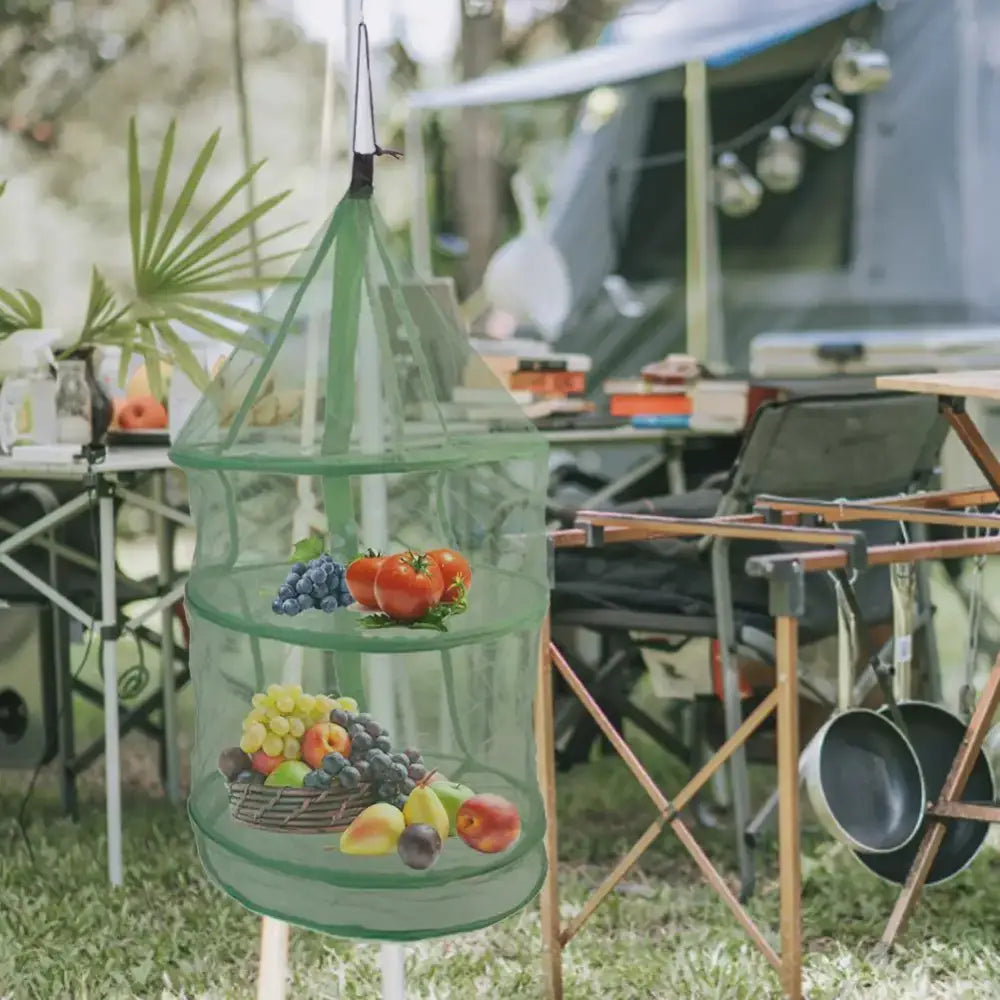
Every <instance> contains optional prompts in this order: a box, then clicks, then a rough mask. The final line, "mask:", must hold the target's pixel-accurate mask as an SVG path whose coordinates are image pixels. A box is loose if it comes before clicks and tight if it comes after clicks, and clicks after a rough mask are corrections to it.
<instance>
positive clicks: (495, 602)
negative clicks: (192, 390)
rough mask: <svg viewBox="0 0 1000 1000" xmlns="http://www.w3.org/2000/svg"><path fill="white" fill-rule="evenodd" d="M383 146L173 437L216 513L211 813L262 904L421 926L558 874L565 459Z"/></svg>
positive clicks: (206, 582)
mask: <svg viewBox="0 0 1000 1000" xmlns="http://www.w3.org/2000/svg"><path fill="white" fill-rule="evenodd" d="M372 162H373V157H371V156H356V157H355V176H354V181H353V183H352V189H351V192H350V193H349V194H348V195H347V196H346V197H345V198H344V199H343V200H342V201H341V202H340V204H339V205H338V206H337V208H336V210H335V212H334V214H333V216H332V218H331V220H330V221H329V223H328V224H327V225H326V226H325V227H324V228H323V230H322V231H321V232H320V234H319V236H318V237H317V238H316V240H315V241H314V242H313V244H312V245H311V246H310V247H309V248H308V250H307V251H306V252H305V253H304V254H303V256H302V258H301V260H300V261H299V263H298V265H297V266H296V268H295V269H294V271H293V275H292V280H290V281H288V282H287V283H285V284H284V285H283V286H282V287H281V288H280V289H279V290H278V291H277V292H276V293H275V294H274V295H273V296H272V298H271V300H270V302H269V304H268V306H267V308H266V310H265V314H266V315H265V321H264V322H262V323H261V324H260V326H259V329H257V330H256V331H255V332H254V334H253V336H254V340H253V341H252V342H248V343H247V344H246V345H245V346H243V347H241V348H240V349H239V350H237V351H236V352H235V353H234V354H233V355H232V357H231V358H230V359H229V360H228V362H227V363H226V365H225V366H224V368H223V369H222V370H221V372H220V373H219V374H218V376H217V377H216V378H215V380H214V382H213V383H212V385H211V387H210V389H209V390H208V392H207V393H206V395H205V396H204V398H203V399H202V401H201V402H200V404H199V406H198V407H197V409H196V411H195V412H194V413H193V414H192V416H191V418H190V420H189V421H188V423H187V424H186V425H185V427H184V429H183V431H182V433H181V435H180V436H179V438H178V440H177V442H176V443H175V446H174V448H173V452H172V457H173V460H174V461H175V462H176V464H177V465H178V466H180V467H181V468H183V469H185V470H186V472H187V474H188V481H189V487H190V494H191V507H192V512H193V515H194V518H195V521H196V525H197V547H196V552H195V559H194V566H193V569H192V573H191V577H190V581H189V583H188V588H187V605H188V610H189V614H190V618H191V626H192V629H191V631H192V647H191V667H192V677H193V681H194V690H195V699H196V704H197V734H196V746H195V751H194V760H193V782H192V791H191V797H190V803H189V811H190V816H191V820H192V823H193V826H194V830H195V835H196V839H197V843H198V847H199V851H200V854H201V857H202V860H203V862H204V865H205V867H206V869H207V871H208V872H209V874H210V876H211V877H212V879H213V880H214V881H215V882H217V883H218V884H219V885H220V886H221V887H222V888H223V889H225V891H226V892H228V893H229V894H230V895H232V896H233V897H235V898H236V899H237V900H239V901H240V902H242V903H243V904H245V905H246V906H248V907H249V908H250V909H252V910H254V911H256V912H258V913H261V914H266V915H269V916H274V917H278V918H280V919H282V920H285V921H288V922H291V923H295V924H300V925H303V926H306V927H311V928H314V929H318V930H323V931H327V932H330V933H333V934H337V935H340V936H345V937H359V938H372V939H384V940H412V939H419V938H426V937H433V936H436V935H443V934H450V933H455V932H460V931H466V930H471V929H475V928H478V927H483V926H486V925H488V924H491V923H494V922H496V921H497V920H499V919H501V918H502V917H504V916H506V915H508V914H510V913H513V912H515V911H516V910H518V909H520V908H521V907H522V906H524V905H525V904H526V903H527V902H528V901H529V900H531V899H532V898H533V897H534V895H535V894H536V892H537V891H538V889H539V887H540V884H541V882H542V880H543V878H544V874H545V858H544V849H543V836H544V829H545V820H544V810H543V803H542V799H541V796H540V794H539V791H538V787H537V784H536V776H535V760H534V751H533V739H532V722H533V720H532V709H533V700H534V692H535V687H536V676H537V673H536V671H537V643H538V640H539V631H540V626H541V623H542V620H543V618H544V615H545V612H546V608H547V603H548V583H547V556H546V543H545V522H544V500H545V486H546V480H547V450H546V445H545V442H544V440H543V439H542V438H541V436H540V435H539V434H537V433H536V432H535V430H534V428H533V427H532V426H531V424H530V423H529V422H528V421H527V420H526V418H525V417H524V415H523V414H522V412H521V411H520V408H519V407H518V406H517V404H516V402H515V401H514V400H513V399H512V398H511V396H510V395H509V394H508V393H506V392H505V391H504V389H503V388H502V387H501V385H500V383H499V382H498V381H497V380H496V379H495V378H494V377H493V376H492V374H491V373H490V372H489V370H488V369H487V368H486V366H485V365H484V364H483V362H482V361H481V360H480V359H479V358H478V356H477V355H476V354H475V353H474V352H473V351H472V350H471V349H470V347H469V345H468V340H467V337H466V336H465V334H464V333H463V332H462V331H461V330H460V328H459V326H458V324H457V323H456V322H455V320H454V319H453V318H452V317H450V316H449V315H448V314H447V310H446V309H445V308H443V306H442V300H440V299H439V298H438V297H437V296H436V294H435V290H434V288H433V287H428V286H427V285H426V284H424V283H421V282H420V281H418V280H417V279H416V278H415V277H414V276H413V275H412V274H409V273H407V272H406V271H405V269H404V267H403V266H402V265H401V264H400V263H399V262H398V261H397V260H396V259H395V258H394V257H393V255H392V253H391V252H390V249H389V247H390V243H391V239H390V235H389V233H388V232H387V230H386V227H385V225H384V223H383V222H382V220H381V219H380V217H379V215H378V213H377V211H376V210H375V208H374V206H373V203H372V201H371V198H370V194H371V185H370V177H371V164H372ZM296 542H297V543H298V544H297V545H295V543H296ZM293 547H294V549H295V551H294V552H293ZM369 549H371V550H372V551H373V552H376V553H378V554H380V556H381V557H382V558H379V557H376V556H372V557H365V558H363V559H361V560H359V561H354V557H355V556H356V555H358V554H359V553H366V552H367V551H368V550H369ZM345 567H346V568H345Z"/></svg>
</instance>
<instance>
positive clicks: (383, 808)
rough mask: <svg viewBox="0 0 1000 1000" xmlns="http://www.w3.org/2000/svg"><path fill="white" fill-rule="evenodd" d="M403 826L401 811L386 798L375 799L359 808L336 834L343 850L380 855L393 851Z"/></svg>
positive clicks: (348, 852) (404, 827) (349, 852)
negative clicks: (339, 835)
mask: <svg viewBox="0 0 1000 1000" xmlns="http://www.w3.org/2000/svg"><path fill="white" fill-rule="evenodd" d="M405 829H406V821H405V820H404V819H403V814H402V813H401V812H400V811H399V810H398V809H397V808H396V807H395V806H393V805H390V804H389V803H388V802H376V803H375V805H373V806H369V807H368V808H367V809H365V810H364V811H363V812H360V813H359V814H358V815H357V816H356V817H355V819H354V822H353V823H351V825H350V826H349V827H348V828H347V829H346V830H345V831H344V832H343V834H342V835H341V837H340V849H341V851H342V852H343V853H344V854H356V855H363V856H367V857H380V856H381V855H384V854H393V853H394V852H395V850H396V845H397V844H398V843H399V838H400V835H401V834H402V832H403V830H405Z"/></svg>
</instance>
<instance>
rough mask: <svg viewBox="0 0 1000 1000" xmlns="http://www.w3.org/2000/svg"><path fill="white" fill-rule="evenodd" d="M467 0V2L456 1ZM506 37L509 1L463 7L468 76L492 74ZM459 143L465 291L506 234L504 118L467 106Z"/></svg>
mask: <svg viewBox="0 0 1000 1000" xmlns="http://www.w3.org/2000/svg"><path fill="white" fill-rule="evenodd" d="M456 2H461V0H456ZM502 41H503V0H496V2H495V4H494V8H493V12H492V13H491V14H487V15H477V16H470V15H469V14H467V13H466V12H465V5H464V4H463V10H462V53H461V58H462V78H463V79H465V80H468V79H471V78H473V77H477V76H480V75H482V74H483V73H486V72H488V71H489V70H490V69H491V68H492V67H493V65H494V63H495V62H496V61H497V58H498V57H499V54H500V50H501V44H502ZM457 139H458V141H457V143H456V154H457V163H456V167H455V187H456V196H457V201H458V217H459V223H460V225H461V231H462V233H463V234H464V235H465V237H466V239H467V240H468V241H469V255H468V258H467V259H466V261H465V266H464V268H463V269H462V275H461V285H462V292H463V294H466V295H467V294H470V293H471V292H473V291H474V290H475V289H476V288H478V287H479V284H480V282H481V281H482V279H483V274H484V272H485V271H486V265H487V264H488V263H489V259H490V256H491V255H492V254H493V252H494V250H496V247H497V243H498V242H499V239H500V235H501V228H500V226H501V207H502V198H503V192H502V190H501V176H502V175H501V171H500V165H499V163H498V155H499V152H500V120H499V116H498V114H497V113H496V112H495V111H493V110H491V109H489V108H465V109H463V111H462V113H461V124H460V126H459V133H458V137H457Z"/></svg>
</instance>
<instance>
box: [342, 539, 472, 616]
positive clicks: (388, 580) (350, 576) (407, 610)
mask: <svg viewBox="0 0 1000 1000" xmlns="http://www.w3.org/2000/svg"><path fill="white" fill-rule="evenodd" d="M345 580H346V583H347V588H348V590H349V591H350V593H351V595H352V596H353V597H354V599H355V600H356V601H357V602H358V604H360V605H361V606H362V607H364V608H368V609H371V610H373V611H375V612H376V613H375V614H371V615H367V616H366V617H365V618H363V619H362V620H361V624H362V626H363V627H365V628H392V627H395V626H400V625H406V626H409V627H410V628H430V629H436V630H438V631H442V632H443V631H446V630H447V629H446V627H445V624H444V623H445V620H446V619H447V618H448V617H450V616H451V615H453V614H458V613H460V612H462V611H465V610H466V607H467V604H466V597H467V596H468V593H469V587H470V586H471V584H472V571H471V569H470V568H469V563H468V561H467V560H466V559H465V557H464V556H462V555H460V554H459V553H458V552H455V551H454V550H453V549H433V550H431V551H430V552H400V553H396V554H395V555H389V556H382V555H379V554H378V553H376V552H373V551H372V550H371V549H369V550H368V552H366V553H365V554H364V555H361V556H358V558H357V559H355V560H354V561H353V562H352V563H351V564H350V565H349V566H348V567H347V572H346V574H345Z"/></svg>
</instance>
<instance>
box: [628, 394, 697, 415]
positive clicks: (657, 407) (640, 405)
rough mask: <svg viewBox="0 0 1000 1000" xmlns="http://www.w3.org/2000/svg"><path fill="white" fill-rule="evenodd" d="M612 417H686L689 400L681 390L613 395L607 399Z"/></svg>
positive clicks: (689, 406)
mask: <svg viewBox="0 0 1000 1000" xmlns="http://www.w3.org/2000/svg"><path fill="white" fill-rule="evenodd" d="M608 408H609V410H610V412H611V416H613V417H665V416H671V417H675V416H676V417H686V416H690V414H691V400H690V398H689V397H688V396H687V395H686V394H685V393H683V392H670V393H666V392H664V393H659V392H640V393H628V394H624V393H623V394H620V395H614V396H612V397H611V398H610V399H609V400H608Z"/></svg>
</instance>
